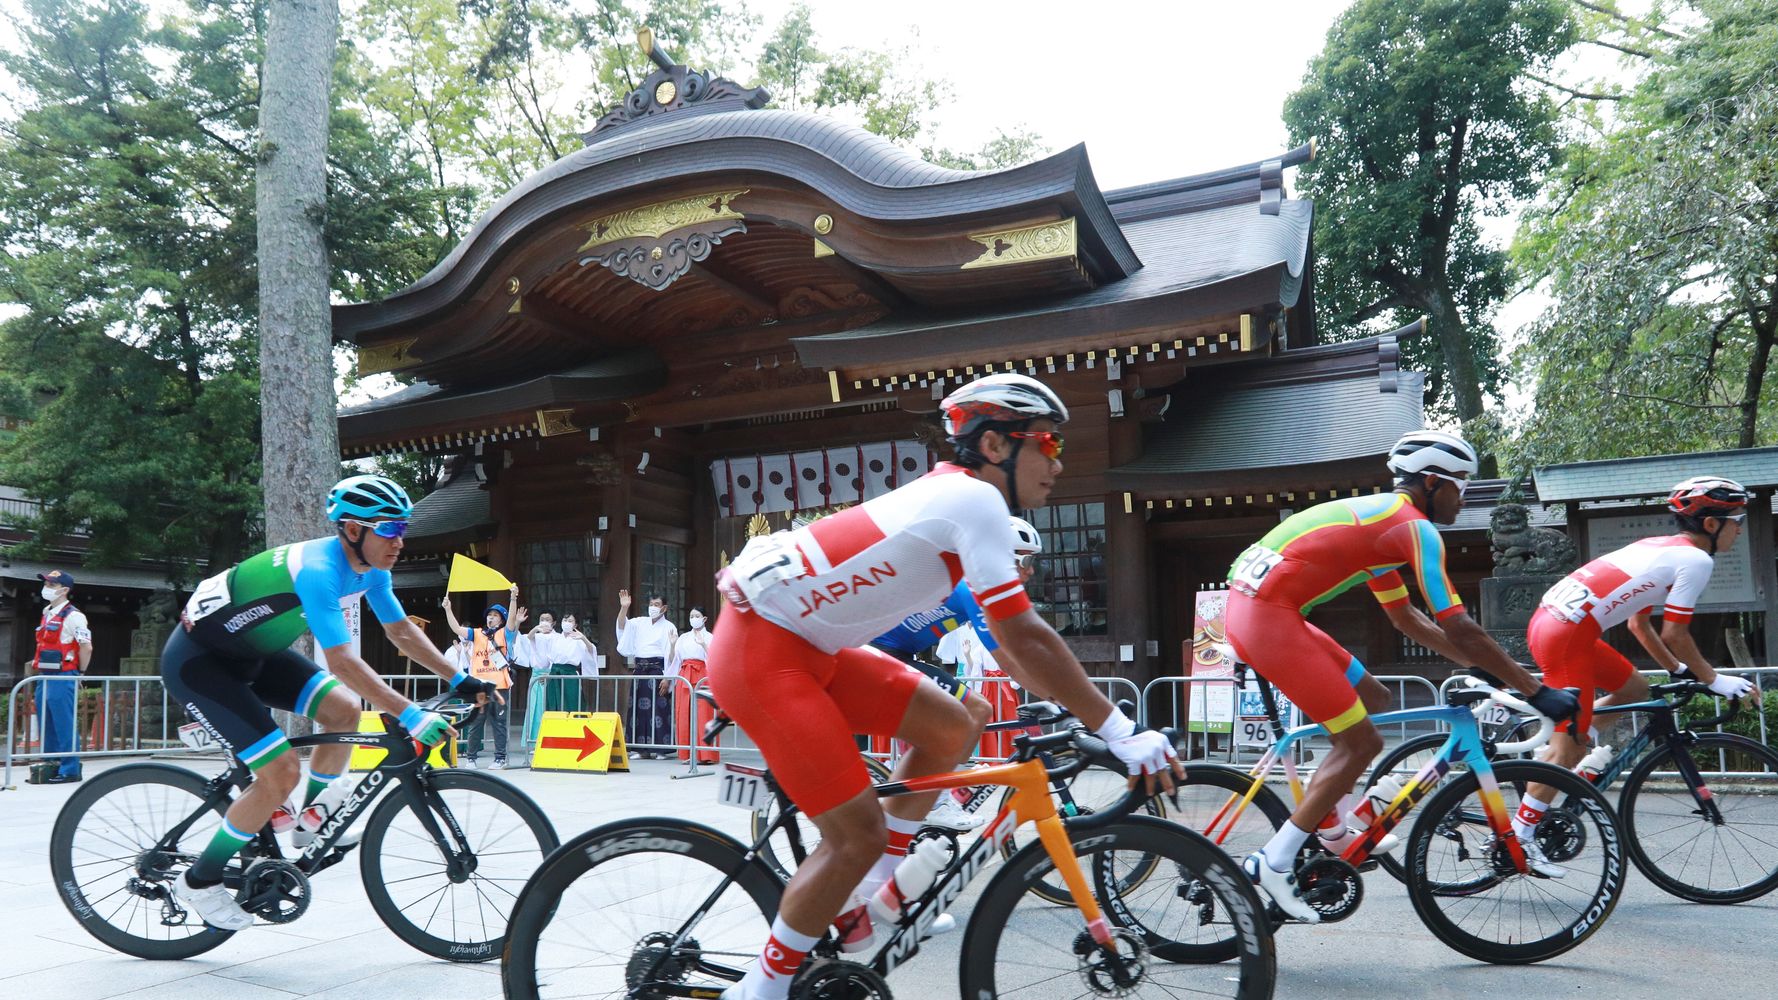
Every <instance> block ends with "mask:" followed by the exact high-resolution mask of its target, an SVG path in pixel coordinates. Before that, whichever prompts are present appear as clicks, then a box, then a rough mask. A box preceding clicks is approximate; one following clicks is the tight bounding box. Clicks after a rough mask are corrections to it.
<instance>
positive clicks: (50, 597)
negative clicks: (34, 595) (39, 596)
mask: <svg viewBox="0 0 1778 1000" xmlns="http://www.w3.org/2000/svg"><path fill="white" fill-rule="evenodd" d="M62 594H63V590H62V588H60V587H45V588H43V599H44V600H46V601H48V602H49V603H51V604H54V603H55V602H57V601H59V600H61V599H62Z"/></svg>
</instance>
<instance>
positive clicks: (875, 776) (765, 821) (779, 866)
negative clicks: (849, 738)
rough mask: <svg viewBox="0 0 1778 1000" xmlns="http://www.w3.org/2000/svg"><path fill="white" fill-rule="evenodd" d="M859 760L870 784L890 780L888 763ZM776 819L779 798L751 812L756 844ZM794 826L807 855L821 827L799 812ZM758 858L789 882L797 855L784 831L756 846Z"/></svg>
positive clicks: (817, 840) (864, 756)
mask: <svg viewBox="0 0 1778 1000" xmlns="http://www.w3.org/2000/svg"><path fill="white" fill-rule="evenodd" d="M859 759H860V760H862V761H864V769H865V770H866V771H868V772H870V780H871V784H873V785H880V784H882V783H883V782H885V781H888V780H889V765H887V764H885V763H883V762H882V761H880V760H878V759H876V758H875V757H872V756H870V755H869V754H859ZM947 794H948V793H947ZM777 818H778V800H777V798H776V797H774V798H773V799H772V803H771V805H769V806H767V807H766V808H765V810H764V811H762V812H756V813H754V814H753V820H752V823H753V840H754V842H755V843H757V842H758V841H759V838H760V837H762V836H765V832H766V830H767V829H769V828H770V827H771V825H772V823H773V821H775V820H776V819H777ZM796 829H797V833H798V834H799V835H800V836H801V837H802V842H803V856H804V857H808V856H809V853H810V852H811V851H813V850H815V845H816V844H819V843H821V830H820V828H819V827H817V826H816V825H815V822H814V821H813V820H811V819H809V817H808V816H806V815H804V814H803V813H802V812H800V811H799V812H798V813H797V814H796ZM759 857H760V860H762V861H764V862H765V863H766V867H768V868H770V869H771V870H772V871H774V872H776V873H777V875H778V878H779V880H780V881H784V882H788V881H790V876H791V875H792V874H794V873H795V872H796V856H795V855H794V854H793V853H791V850H790V836H789V834H787V833H785V832H784V831H783V830H779V831H777V832H776V833H773V834H772V837H771V839H770V840H767V841H766V842H765V845H764V846H762V847H761V848H760V849H759Z"/></svg>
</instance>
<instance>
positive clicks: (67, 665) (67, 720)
mask: <svg viewBox="0 0 1778 1000" xmlns="http://www.w3.org/2000/svg"><path fill="white" fill-rule="evenodd" d="M37 579H39V580H42V581H43V599H44V600H45V601H48V602H49V606H48V607H45V608H44V609H43V620H42V621H40V622H39V623H38V624H37V653H36V655H34V656H33V657H31V669H32V670H33V671H35V673H36V675H37V676H38V677H42V678H44V679H43V680H41V681H39V682H38V685H37V687H38V696H37V717H38V724H39V725H40V726H41V727H42V732H43V752H44V753H56V752H58V751H61V752H66V753H68V754H70V755H72V754H73V753H74V752H75V751H76V750H78V749H79V746H78V742H79V737H78V734H77V733H76V732H75V721H74V705H75V702H76V700H77V699H76V697H75V696H76V694H78V692H79V690H80V680H79V677H80V675H81V672H82V671H84V670H85V669H86V666H87V664H88V663H91V662H92V657H93V633H92V630H91V629H90V628H89V627H88V626H87V622H86V615H84V614H82V613H81V612H80V611H79V610H78V609H77V608H75V607H74V605H73V604H70V603H69V602H68V593H69V591H70V590H71V589H72V588H73V586H74V577H73V576H72V575H71V574H69V573H66V572H63V571H62V570H59V569H58V570H54V571H52V572H49V573H39V574H37ZM50 678H54V680H51V679H50ZM79 780H80V758H79V757H75V756H67V757H63V758H62V762H61V766H60V767H58V768H57V769H56V773H55V776H54V777H52V778H50V779H49V781H50V783H51V784H61V783H63V782H68V781H79Z"/></svg>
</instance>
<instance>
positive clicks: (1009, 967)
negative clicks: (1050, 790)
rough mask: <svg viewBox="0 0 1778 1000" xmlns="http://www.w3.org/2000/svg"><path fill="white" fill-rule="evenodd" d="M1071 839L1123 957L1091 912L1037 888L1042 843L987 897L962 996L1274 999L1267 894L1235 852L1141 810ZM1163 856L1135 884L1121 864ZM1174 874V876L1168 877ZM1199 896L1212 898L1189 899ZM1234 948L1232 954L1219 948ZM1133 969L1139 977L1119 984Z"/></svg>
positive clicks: (967, 940)
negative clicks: (1098, 943) (1089, 918)
mask: <svg viewBox="0 0 1778 1000" xmlns="http://www.w3.org/2000/svg"><path fill="white" fill-rule="evenodd" d="M1069 839H1070V840H1072V841H1073V843H1074V850H1075V852H1076V854H1077V855H1078V856H1079V858H1080V863H1081V866H1082V868H1083V870H1084V871H1085V872H1086V873H1087V875H1088V877H1089V878H1091V879H1093V881H1094V882H1095V884H1096V887H1095V890H1094V891H1095V893H1096V894H1097V895H1099V896H1101V897H1102V898H1101V899H1100V903H1101V905H1102V907H1103V908H1104V910H1105V915H1106V919H1107V920H1108V921H1109V922H1110V923H1111V924H1112V925H1113V928H1114V932H1115V933H1116V935H1117V944H1118V951H1119V954H1120V956H1123V957H1132V956H1133V957H1136V958H1138V959H1140V960H1139V961H1134V962H1131V963H1129V964H1128V965H1127V966H1124V967H1123V968H1121V969H1116V968H1113V967H1111V966H1112V963H1108V962H1107V961H1106V960H1105V958H1104V956H1102V955H1101V954H1100V951H1099V949H1098V948H1097V947H1095V946H1094V944H1093V940H1092V937H1091V936H1090V935H1089V934H1088V932H1087V929H1086V928H1085V926H1083V924H1082V922H1081V917H1080V911H1079V910H1077V909H1075V908H1073V907H1072V906H1070V907H1066V908H1064V907H1058V906H1056V905H1054V904H1052V903H1050V902H1048V901H1046V900H1043V899H1042V898H1040V897H1038V896H1036V895H1035V894H1033V893H1031V892H1030V891H1029V886H1030V884H1031V883H1032V881H1034V880H1035V879H1037V878H1040V877H1043V876H1044V875H1047V874H1048V871H1049V868H1050V866H1051V864H1052V863H1051V861H1050V858H1049V854H1048V853H1047V852H1046V851H1045V850H1044V849H1043V845H1042V844H1041V843H1033V844H1031V845H1030V846H1028V847H1026V848H1025V849H1023V850H1021V851H1020V852H1019V853H1018V854H1016V855H1014V856H1013V858H1012V860H1010V861H1008V862H1007V863H1006V865H1005V866H1004V867H1003V868H1002V869H1001V870H1000V871H999V873H997V874H996V875H995V876H994V879H993V881H991V882H989V883H988V886H987V888H986V889H984V890H983V891H982V895H981V899H980V900H978V901H977V902H976V906H975V912H974V914H973V915H972V916H971V917H970V920H969V928H968V930H967V931H966V932H965V934H964V938H963V959H962V963H961V985H962V993H961V995H962V996H965V997H994V996H1002V997H1006V996H1015V995H1017V996H1049V995H1062V996H1075V995H1085V996H1120V997H1123V996H1133V997H1155V998H1160V997H1169V998H1170V997H1178V996H1183V995H1191V996H1212V997H1230V998H1235V1000H1266V998H1269V997H1270V996H1271V995H1272V989H1273V986H1274V985H1275V983H1276V980H1277V954H1276V952H1275V951H1274V949H1273V945H1272V933H1271V928H1270V927H1269V926H1267V924H1266V922H1265V921H1264V920H1263V919H1261V913H1262V911H1261V909H1260V902H1259V897H1258V896H1257V895H1255V894H1254V891H1253V887H1252V886H1251V885H1249V884H1248V882H1247V877H1246V876H1245V875H1244V874H1242V872H1241V869H1240V868H1238V867H1237V866H1236V865H1235V863H1234V862H1233V861H1230V860H1229V858H1228V856H1227V855H1225V854H1223V853H1222V852H1221V851H1219V850H1217V849H1216V848H1215V847H1214V846H1213V845H1211V844H1210V842H1209V841H1207V840H1205V839H1204V838H1203V837H1202V836H1200V835H1198V834H1195V833H1192V832H1191V831H1189V830H1186V829H1184V828H1183V827H1180V826H1177V825H1175V824H1172V823H1168V822H1165V821H1163V820H1157V819H1153V818H1150V817H1143V816H1133V817H1130V818H1128V819H1125V820H1121V821H1119V822H1117V823H1114V824H1112V825H1110V826H1107V827H1104V828H1101V829H1095V830H1070V831H1069ZM1150 858H1157V859H1159V862H1160V863H1159V868H1158V870H1157V871H1156V873H1155V875H1153V876H1151V877H1149V878H1146V879H1143V880H1142V881H1141V883H1140V884H1139V885H1136V886H1134V887H1133V888H1131V889H1129V890H1127V891H1125V890H1119V889H1115V888H1113V887H1114V886H1117V885H1119V884H1120V883H1121V881H1122V880H1121V879H1120V878H1119V877H1118V874H1119V873H1120V872H1123V871H1125V870H1127V869H1128V868H1129V867H1130V866H1132V865H1138V864H1148V863H1149V861H1148V860H1147V859H1150ZM1163 876H1164V877H1163ZM1194 894H1197V895H1199V897H1200V898H1187V897H1188V896H1192V895H1194ZM1224 951H1226V952H1227V953H1228V954H1229V955H1230V960H1229V961H1217V960H1216V959H1214V958H1213V957H1212V956H1213V954H1216V953H1222V952H1224ZM1118 972H1122V973H1125V974H1127V975H1128V976H1129V977H1130V978H1129V979H1128V981H1125V982H1121V983H1120V982H1115V981H1114V976H1115V975H1116V974H1117V973H1118Z"/></svg>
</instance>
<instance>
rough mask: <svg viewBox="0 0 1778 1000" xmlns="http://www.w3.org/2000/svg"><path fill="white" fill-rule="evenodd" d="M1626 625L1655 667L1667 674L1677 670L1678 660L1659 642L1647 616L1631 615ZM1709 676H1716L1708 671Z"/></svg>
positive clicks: (1658, 636) (1659, 638)
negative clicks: (1652, 660)
mask: <svg viewBox="0 0 1778 1000" xmlns="http://www.w3.org/2000/svg"><path fill="white" fill-rule="evenodd" d="M1628 624H1629V626H1630V634H1631V635H1633V636H1635V637H1636V641H1637V642H1638V643H1641V645H1642V648H1643V649H1645V650H1647V651H1648V655H1649V656H1650V657H1652V658H1653V659H1654V661H1655V664H1656V665H1657V666H1659V667H1660V668H1661V669H1662V670H1665V671H1667V672H1668V673H1673V672H1674V671H1676V670H1678V669H1679V664H1680V658H1679V657H1678V656H1675V655H1674V653H1673V650H1671V649H1669V648H1667V644H1666V643H1665V642H1663V641H1661V637H1660V635H1658V634H1656V632H1655V626H1654V622H1652V621H1650V620H1649V616H1648V615H1641V614H1637V615H1631V616H1630V621H1629V623H1628ZM1686 635H1687V637H1688V638H1689V637H1690V635H1691V633H1690V632H1689V631H1687V633H1686ZM1685 662H1686V663H1687V665H1690V663H1691V661H1689V660H1687V661H1685ZM1710 675H1711V676H1712V677H1714V676H1716V671H1714V670H1712V671H1710Z"/></svg>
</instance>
